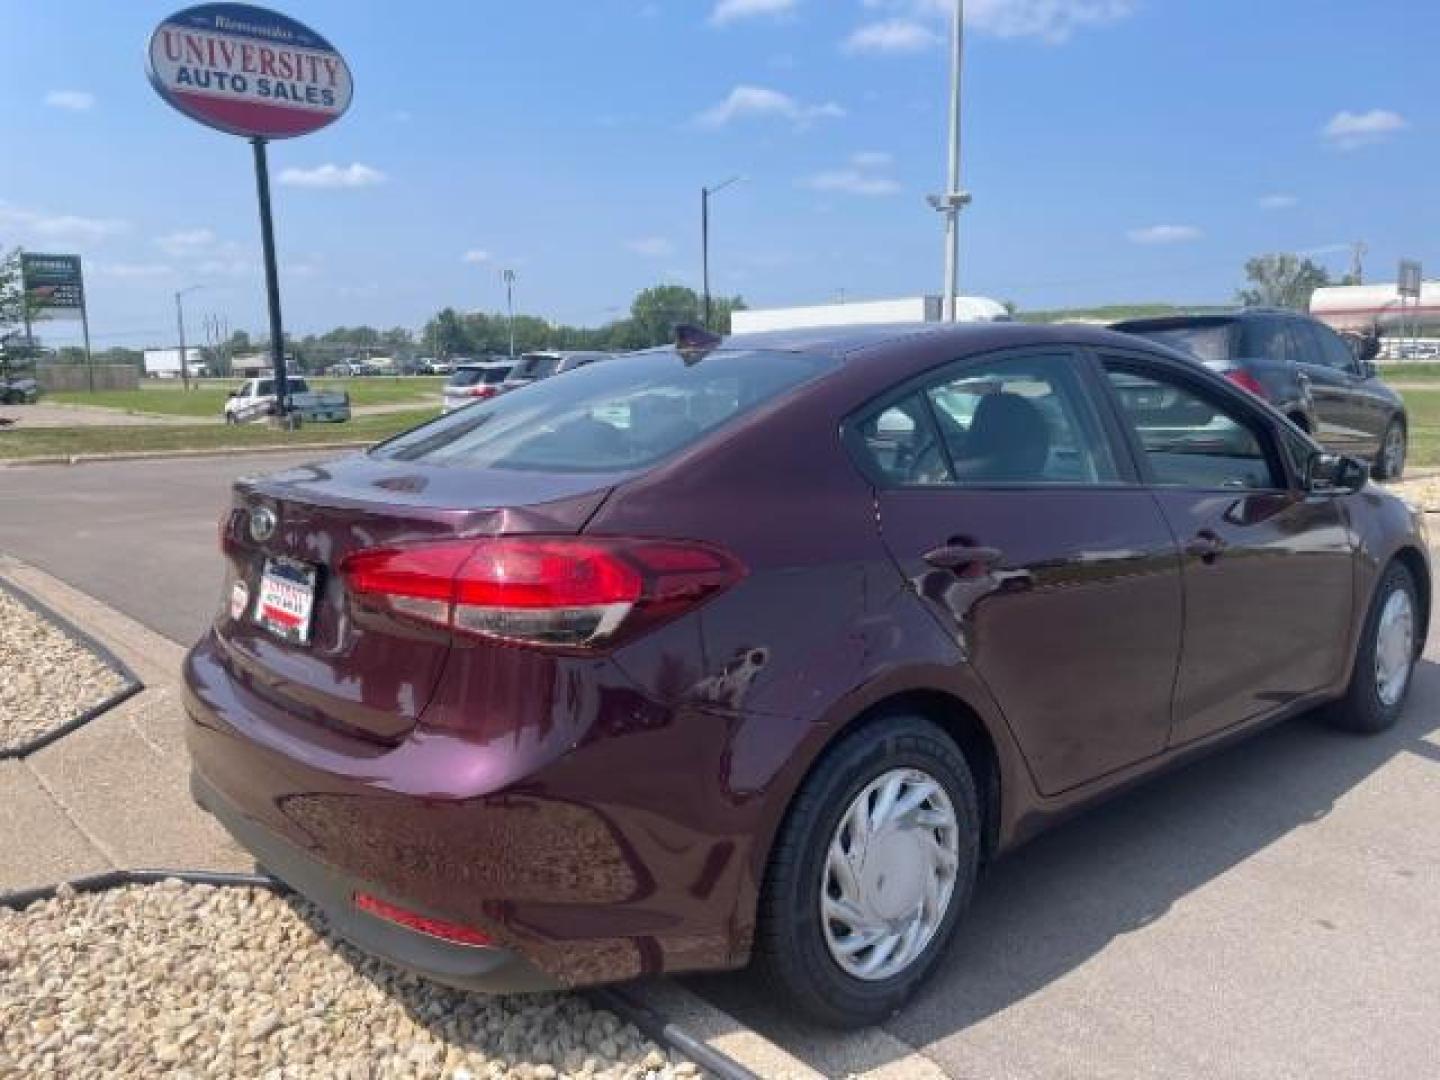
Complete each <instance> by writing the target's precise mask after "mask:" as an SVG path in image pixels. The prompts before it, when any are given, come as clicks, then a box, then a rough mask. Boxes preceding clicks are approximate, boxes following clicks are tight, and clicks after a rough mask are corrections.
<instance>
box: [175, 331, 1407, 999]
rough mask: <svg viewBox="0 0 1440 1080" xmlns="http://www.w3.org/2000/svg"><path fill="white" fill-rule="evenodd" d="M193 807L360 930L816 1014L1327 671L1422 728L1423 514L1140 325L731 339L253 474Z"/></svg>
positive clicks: (196, 715)
mask: <svg viewBox="0 0 1440 1080" xmlns="http://www.w3.org/2000/svg"><path fill="white" fill-rule="evenodd" d="M220 544H221V547H222V549H223V553H224V564H225V572H226V581H225V585H224V594H223V600H222V603H221V605H220V610H219V612H218V614H217V617H216V620H215V623H214V626H213V628H212V629H211V630H210V631H209V632H208V633H207V634H206V635H205V637H204V639H203V640H202V641H200V643H199V644H198V645H196V646H195V648H194V649H193V650H192V651H191V653H190V654H189V657H188V659H187V662H186V669H185V675H186V681H187V686H188V689H187V694H186V704H187V708H188V711H189V714H190V717H191V721H192V722H191V723H190V725H189V728H188V731H189V741H190V747H191V751H192V755H193V760H194V774H193V777H194V781H193V782H194V791H195V794H196V797H197V799H198V800H199V802H200V803H201V804H202V805H204V806H205V807H207V808H208V809H209V810H211V811H212V812H213V813H214V814H216V815H217V816H218V817H219V819H220V820H221V821H222V822H223V823H224V824H225V826H226V827H227V828H228V829H229V830H230V831H231V832H232V833H233V834H234V835H235V836H236V837H237V838H238V839H239V840H240V841H241V842H242V843H243V844H244V845H246V846H247V847H248V848H249V849H250V850H251V851H252V852H253V853H254V854H255V856H256V857H257V859H258V860H259V861H260V862H261V863H262V864H263V865H264V866H265V867H267V868H268V869H269V870H270V871H272V872H273V873H275V874H276V875H278V876H279V877H281V878H282V879H284V880H285V881H287V882H289V883H290V884H291V885H293V886H294V887H295V888H296V889H298V890H299V891H300V892H301V893H303V894H305V895H307V896H309V897H310V898H311V899H312V900H314V901H315V902H316V903H317V904H318V905H319V906H320V907H321V908H323V909H324V910H325V911H326V912H327V913H328V916H329V918H330V919H331V920H333V923H334V925H335V927H336V928H337V929H338V930H339V931H340V932H341V933H342V934H344V935H346V936H348V937H349V938H350V939H352V940H353V941H354V942H355V943H357V944H358V945H359V946H361V947H362V948H364V949H367V950H370V951H372V952H374V953H376V954H379V955H381V956H383V957H386V958H388V959H390V960H391V961H394V962H396V963H398V964H401V965H405V966H408V967H410V968H412V969H415V970H418V971H420V972H422V973H424V974H426V975H429V976H431V977H433V978H435V979H438V980H441V981H444V982H447V983H450V984H453V985H458V986H462V987H471V988H476V989H480V990H487V991H496V992H499V991H518V990H536V989H544V988H553V987H569V986H577V985H582V984H587V983H596V982H603V981H610V980H620V979H628V978H631V977H636V976H642V975H653V974H656V973H661V972H680V971H695V970H701V969H721V968H737V967H741V966H744V965H747V964H751V963H753V964H755V965H756V966H757V967H758V968H759V969H761V971H762V972H763V974H764V977H765V978H766V979H767V980H768V981H769V982H770V983H771V984H772V985H773V986H774V987H776V989H777V991H778V992H779V993H780V994H782V995H783V996H784V1000H786V1001H787V1002H788V1003H790V1004H791V1005H792V1006H793V1007H794V1008H796V1009H799V1010H802V1011H803V1012H804V1013H805V1014H807V1015H809V1016H812V1017H814V1018H816V1019H819V1020H821V1021H823V1022H827V1023H831V1024H836V1025H853V1024H863V1023H868V1022H873V1021H877V1020H879V1019H881V1018H883V1017H885V1016H887V1015H888V1014H890V1013H892V1012H893V1011H894V1010H895V1009H896V1008H898V1007H899V1006H900V1005H901V1004H902V1003H903V1002H904V1001H905V999H906V997H907V996H908V995H909V994H910V993H912V992H913V991H914V990H915V988H916V987H917V985H918V984H919V983H921V982H922V981H923V980H924V979H925V978H926V976H927V975H928V974H929V973H930V972H931V971H933V970H934V968H935V967H936V965H938V964H941V963H944V962H945V950H946V946H947V943H948V942H949V940H950V938H951V936H952V934H953V931H954V930H955V927H956V924H957V922H958V921H959V920H960V919H961V918H962V917H963V913H964V911H965V908H966V905H967V904H968V903H969V901H970V898H971V894H972V892H973V890H974V889H975V887H976V882H977V878H978V877H979V875H980V872H981V870H982V868H983V867H984V866H985V865H986V864H987V863H988V862H990V861H991V860H993V859H994V858H996V857H997V856H999V855H1000V854H1002V853H1003V852H1005V851H1006V850H1007V849H1009V848H1011V847H1013V846H1014V845H1016V844H1018V843H1020V842H1021V841H1022V840H1024V839H1026V838H1027V837H1029V836H1031V835H1033V834H1034V833H1036V832H1037V831H1038V830H1040V829H1042V828H1044V827H1045V826H1046V825H1047V824H1048V823H1050V822H1053V821H1055V820H1057V819H1058V818H1060V817H1061V816H1063V815H1065V814H1066V813H1068V812H1070V811H1072V810H1073V809H1075V808H1076V807H1078V806H1080V805H1082V804H1084V803H1087V802H1090V801H1092V800H1094V799H1096V798H1098V797H1100V796H1102V795H1105V794H1107V793H1109V792H1113V791H1114V790H1116V789H1117V788H1119V787H1121V786H1123V785H1126V784H1129V783H1131V782H1133V781H1135V780H1137V779H1139V778H1141V777H1144V776H1146V775H1147V774H1150V773H1153V772H1156V771H1158V770H1161V769H1163V768H1164V767H1166V766H1169V765H1172V764H1174V763H1176V762H1178V761H1180V760H1182V759H1186V758H1189V757H1192V756H1195V755H1198V754H1202V753H1205V752H1207V751H1209V750H1212V749H1214V748H1215V747H1217V746H1219V745H1222V744H1224V743H1227V742H1229V741H1231V740H1233V739H1235V738H1238V737H1240V736H1243V735H1246V734H1248V733H1251V732H1253V731H1255V730H1256V729H1257V728H1259V727H1261V726H1262V725H1265V724H1268V723H1272V722H1274V721H1278V720H1281V719H1284V718H1286V717H1290V716H1293V715H1295V714H1297V713H1301V712H1303V711H1307V710H1313V709H1317V708H1323V709H1324V710H1325V712H1326V714H1327V715H1328V716H1329V717H1330V718H1331V719H1332V720H1333V722H1334V723H1336V724H1338V725H1339V726H1341V727H1343V728H1345V729H1346V730H1349V731H1353V732H1359V733H1365V732H1377V731H1380V730H1382V729H1384V728H1387V727H1389V726H1390V725H1391V724H1393V723H1395V721H1396V719H1397V717H1398V716H1399V714H1400V711H1401V709H1402V708H1403V706H1404V703H1405V699H1406V693H1407V691H1408V689H1409V686H1410V680H1411V673H1412V668H1413V665H1414V663H1415V660H1416V657H1417V656H1418V654H1419V652H1420V650H1421V647H1422V644H1423V641H1424V638H1425V634H1426V630H1427V627H1428V623H1429V617H1430V604H1431V575H1430V566H1429V563H1428V557H1427V546H1426V539H1425V534H1424V529H1423V526H1422V524H1421V519H1420V518H1419V517H1418V516H1417V514H1416V513H1415V512H1414V511H1413V510H1412V509H1410V508H1409V507H1407V506H1406V505H1405V504H1404V503H1402V502H1401V501H1400V500H1399V499H1397V498H1394V497H1392V496H1391V495H1389V494H1387V493H1386V492H1385V491H1384V490H1383V489H1380V488H1378V487H1375V486H1372V485H1370V484H1368V483H1367V477H1366V469H1365V466H1364V465H1363V464H1362V463H1360V462H1358V461H1355V460H1352V459H1348V458H1344V457H1337V456H1334V455H1332V454H1328V453H1325V452H1323V451H1321V450H1320V449H1319V448H1318V447H1317V446H1316V445H1315V444H1314V443H1312V442H1311V441H1310V439H1309V438H1308V436H1306V435H1305V434H1304V433H1303V432H1301V431H1299V430H1298V429H1297V428H1295V427H1294V426H1293V425H1291V424H1289V423H1288V422H1287V421H1286V420H1285V419H1284V417H1283V416H1282V415H1280V414H1279V413H1276V412H1275V411H1273V410H1272V409H1271V408H1270V407H1269V406H1268V405H1267V404H1265V403H1264V402H1262V401H1261V400H1260V399H1258V398H1257V397H1255V396H1254V395H1252V394H1249V393H1246V392H1245V391H1244V390H1242V389H1240V388H1238V387H1236V386H1235V385H1234V384H1232V383H1231V382H1229V381H1228V380H1226V379H1224V378H1222V377H1221V376H1219V375H1217V374H1215V373H1213V372H1210V371H1207V370H1206V369H1204V368H1202V367H1200V366H1199V365H1196V364H1194V363H1193V362H1192V361H1190V360H1188V359H1186V358H1185V357H1183V356H1182V355H1180V354H1178V353H1174V352H1171V351H1170V350H1168V349H1166V348H1164V347H1163V346H1159V345H1155V344H1152V343H1149V342H1146V341H1143V340H1141V339H1139V338H1136V337H1134V336H1131V335H1121V334H1116V333H1113V332H1109V331H1105V330H1097V329H1088V328H1077V327H1032V326H1022V325H1015V324H1003V325H983V326H980V325H972V326H963V327H958V326H945V327H904V328H865V329H863V330H846V331H831V332H826V331H815V332H811V333H809V334H804V335H800V334H790V335H781V336H761V337H754V338H733V339H730V340H728V341H724V342H722V341H720V340H719V339H712V338H709V337H707V336H705V335H701V334H698V333H690V334H687V335H685V337H684V338H683V344H682V345H681V346H680V347H677V348H665V349H658V350H654V351H650V352H644V353H638V354H634V355H629V356H624V357H618V358H615V359H613V360H610V361H607V362H606V363H603V364H594V365H591V366H587V367H584V368H581V369H580V370H577V371H574V372H572V373H570V374H568V375H567V376H566V377H565V378H563V379H547V380H544V381H542V382H538V383H536V384H535V385H533V386H530V387H526V388H524V389H521V390H518V391H516V392H514V393H512V394H506V395H503V396H501V397H498V398H495V399H493V400H490V401H483V402H480V403H478V404H475V405H473V406H470V407H468V408H466V409H463V410H460V411H458V412H456V413H454V414H452V415H451V416H449V417H446V418H443V419H440V420H437V421H435V422H433V423H430V424H428V425H426V426H423V427H420V428H417V429H415V430H413V431H411V432H409V433H407V434H404V435H401V436H399V437H397V438H395V439H393V440H391V441H389V442H387V443H383V444H381V445H380V446H378V447H375V448H374V449H372V450H370V451H369V452H368V453H365V454H361V455H359V456H355V457H350V458H347V459H342V460H340V461H336V462H331V463H327V464H320V465H311V466H307V467H305V468H299V469H294V470H291V471H288V472H283V473H279V474H278V475H274V476H270V477H266V478H263V479H257V480H247V481H242V482H240V483H238V484H237V485H236V488H235V492H234V499H233V505H232V507H231V509H230V510H229V512H228V513H227V514H226V515H225V516H224V518H223V520H222V521H221V523H220Z"/></svg>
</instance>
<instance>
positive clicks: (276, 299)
mask: <svg viewBox="0 0 1440 1080" xmlns="http://www.w3.org/2000/svg"><path fill="white" fill-rule="evenodd" d="M250 145H251V146H253V147H254V148H255V191H256V193H257V194H258V195H259V197H260V244H261V247H262V248H263V249H264V252H265V296H266V299H267V301H268V302H269V305H270V363H271V365H272V366H273V367H274V371H275V407H276V409H277V411H278V413H279V416H280V420H281V423H284V421H285V414H286V407H287V399H288V397H289V394H288V389H289V388H288V387H287V386H286V385H285V332H284V330H283V329H282V328H281V320H280V275H279V272H278V271H277V270H276V267H275V221H274V219H273V218H272V216H271V214H270V165H269V162H268V160H267V158H266V154H265V140H264V139H261V138H255V139H251V140H250Z"/></svg>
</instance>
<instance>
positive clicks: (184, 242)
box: [155, 229, 215, 259]
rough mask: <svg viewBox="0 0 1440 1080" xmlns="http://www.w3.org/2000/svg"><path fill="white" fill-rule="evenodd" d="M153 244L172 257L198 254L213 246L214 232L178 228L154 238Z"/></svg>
mask: <svg viewBox="0 0 1440 1080" xmlns="http://www.w3.org/2000/svg"><path fill="white" fill-rule="evenodd" d="M155 246H156V247H158V248H159V249H160V250H161V251H163V252H165V254H166V255H169V256H170V257H171V258H172V259H182V258H185V257H186V256H194V255H200V254H203V253H205V252H207V251H209V250H210V249H211V248H213V247H214V246H215V234H214V233H213V232H211V231H210V230H209V229H180V230H178V231H176V232H172V233H167V234H166V235H164V236H157V237H156V238H155Z"/></svg>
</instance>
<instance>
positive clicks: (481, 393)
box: [470, 386, 495, 398]
mask: <svg viewBox="0 0 1440 1080" xmlns="http://www.w3.org/2000/svg"><path fill="white" fill-rule="evenodd" d="M470 396H471V397H473V398H488V397H494V396H495V387H493V386H472V387H471V388H470Z"/></svg>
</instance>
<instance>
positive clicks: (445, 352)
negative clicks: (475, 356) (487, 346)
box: [423, 307, 473, 359]
mask: <svg viewBox="0 0 1440 1080" xmlns="http://www.w3.org/2000/svg"><path fill="white" fill-rule="evenodd" d="M423 336H424V340H425V347H426V348H427V349H429V350H430V351H431V352H432V353H434V354H435V356H437V357H439V358H440V359H444V358H445V357H447V356H466V355H468V354H469V353H470V352H472V351H473V350H472V348H471V342H470V335H469V334H468V333H467V332H466V329H465V323H464V320H462V319H461V318H460V314H459V313H458V312H457V311H456V310H455V309H454V308H448V307H447V308H445V309H443V310H442V311H440V312H439V313H438V314H437V315H436V316H435V317H434V318H433V319H431V320H430V321H429V322H428V323H426V324H425V331H424V335H423Z"/></svg>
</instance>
